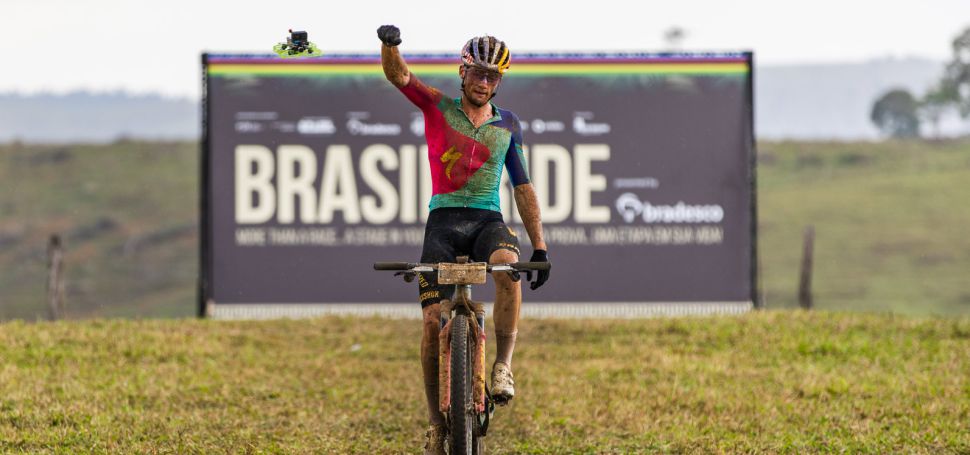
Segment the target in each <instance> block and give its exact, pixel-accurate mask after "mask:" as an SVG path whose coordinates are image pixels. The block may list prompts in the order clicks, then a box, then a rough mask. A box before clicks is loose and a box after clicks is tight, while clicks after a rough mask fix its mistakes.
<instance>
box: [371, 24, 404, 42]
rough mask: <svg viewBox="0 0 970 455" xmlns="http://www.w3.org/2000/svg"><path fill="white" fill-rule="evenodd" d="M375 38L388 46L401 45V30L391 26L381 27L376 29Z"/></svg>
mask: <svg viewBox="0 0 970 455" xmlns="http://www.w3.org/2000/svg"><path fill="white" fill-rule="evenodd" d="M377 37H378V38H380V40H381V42H382V43H384V44H386V45H388V46H397V45H398V44H401V29H399V28H397V27H395V26H393V25H382V26H380V27H379V28H378V29H377Z"/></svg>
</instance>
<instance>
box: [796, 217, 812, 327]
mask: <svg viewBox="0 0 970 455" xmlns="http://www.w3.org/2000/svg"><path fill="white" fill-rule="evenodd" d="M814 246H815V226H811V225H809V226H808V227H806V228H805V234H804V237H803V240H802V273H801V279H800V280H799V283H798V306H800V307H802V308H803V309H805V310H811V309H812V306H813V302H812V262H813V258H812V255H813V250H814Z"/></svg>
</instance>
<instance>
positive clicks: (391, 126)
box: [347, 112, 401, 136]
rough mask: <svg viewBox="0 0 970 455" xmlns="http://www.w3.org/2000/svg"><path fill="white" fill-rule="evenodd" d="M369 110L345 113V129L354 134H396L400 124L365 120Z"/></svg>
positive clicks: (399, 130)
mask: <svg viewBox="0 0 970 455" xmlns="http://www.w3.org/2000/svg"><path fill="white" fill-rule="evenodd" d="M369 117H370V112H349V113H347V118H348V119H347V131H350V134H353V135H355V136H398V135H400V134H401V125H398V124H396V123H377V122H367V121H366V120H367V119H368V118H369Z"/></svg>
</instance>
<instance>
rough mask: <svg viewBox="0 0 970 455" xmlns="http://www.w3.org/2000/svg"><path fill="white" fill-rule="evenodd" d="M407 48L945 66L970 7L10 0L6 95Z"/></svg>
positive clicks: (848, 0) (934, 0)
mask: <svg viewBox="0 0 970 455" xmlns="http://www.w3.org/2000/svg"><path fill="white" fill-rule="evenodd" d="M387 23H390V24H396V25H398V26H399V27H400V28H401V30H402V38H403V40H404V43H403V45H402V49H403V50H404V51H405V52H408V51H447V52H457V49H458V48H459V47H460V46H461V45H462V44H463V43H464V41H465V40H466V39H468V38H469V37H471V36H473V35H480V34H485V33H488V34H492V35H496V36H498V37H499V38H501V39H503V40H505V41H506V43H508V44H509V47H510V48H511V49H512V51H513V69H514V53H515V52H516V51H567V50H607V51H610V50H640V51H653V50H659V49H661V48H662V47H663V46H664V40H663V35H664V31H665V30H668V29H670V28H671V27H674V26H678V27H681V28H683V29H685V30H686V31H687V37H686V39H685V41H684V46H683V48H684V49H687V50H753V51H754V52H755V61H756V62H757V63H758V64H770V65H774V64H791V63H819V62H853V61H865V60H872V59H882V58H904V57H924V58H931V59H937V60H940V61H943V60H945V59H947V58H948V56H949V45H950V41H951V39H952V38H953V37H954V36H955V35H956V34H957V33H958V32H960V31H961V30H963V29H964V28H966V27H970V0H923V1H919V2H918V1H914V0H911V1H901V0H883V1H878V0H855V1H853V0H812V1H798V2H794V1H777V0H775V1H768V0H765V1H762V0H758V1H727V0H679V1H669V2H655V1H636V0H590V1H583V2H578V1H546V0H542V1H529V0H523V1H520V2H512V1H490V2H485V1H478V2H475V1H460V0H459V1H429V2H421V1H417V0H408V1H387V0H356V1H354V0H351V1H348V0H339V1H333V2H325V1H315V0H309V1H296V2H282V1H262V2H257V1H250V0H235V1H228V0H218V1H202V0H193V1H190V0H169V1H164V2H147V1H139V0H84V1H81V0H3V1H2V3H0V38H2V39H0V53H2V55H3V56H4V57H5V61H4V62H3V64H2V65H0V93H2V92H7V93H9V92H20V93H36V92H39V91H51V92H64V91H70V90H77V89H83V90H95V91H110V90H125V91H129V92H133V93H150V92H157V93H162V94H165V95H168V96H180V97H197V96H198V94H199V91H200V83H199V74H200V72H199V66H200V63H199V62H200V59H199V55H200V53H201V52H203V51H233V52H235V51H241V52H269V51H271V48H272V46H273V44H275V43H276V42H278V41H281V40H283V39H284V37H285V36H286V34H287V33H286V31H287V29H288V28H291V27H292V28H294V29H305V30H307V31H308V32H309V34H310V40H311V41H313V42H314V43H316V44H317V45H318V46H319V47H320V48H321V49H322V50H323V51H324V53H325V54H326V53H327V52H340V51H366V52H376V51H377V50H378V49H379V43H378V41H377V38H376V33H375V30H376V29H377V27H378V26H379V25H381V24H387Z"/></svg>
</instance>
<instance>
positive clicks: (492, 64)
mask: <svg viewBox="0 0 970 455" xmlns="http://www.w3.org/2000/svg"><path fill="white" fill-rule="evenodd" d="M461 62H462V64H463V65H464V66H465V67H466V68H468V67H475V68H481V69H483V70H487V71H494V72H497V73H499V74H505V72H506V71H508V70H509V66H510V63H511V62H512V53H511V52H509V47H508V46H506V45H505V41H502V40H500V39H498V38H496V37H494V36H491V35H485V36H476V37H474V38H472V39H470V40H468V42H466V43H465V45H464V46H463V47H462V48H461ZM461 91H462V93H465V79H464V78H462V80H461ZM497 94H498V90H496V91H494V92H492V96H491V97H490V98H489V101H491V99H492V98H495V95H497Z"/></svg>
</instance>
